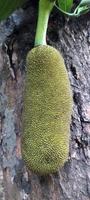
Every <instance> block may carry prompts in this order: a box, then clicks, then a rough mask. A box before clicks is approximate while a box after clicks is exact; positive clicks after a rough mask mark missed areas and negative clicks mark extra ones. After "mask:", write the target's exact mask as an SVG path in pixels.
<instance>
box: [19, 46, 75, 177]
mask: <svg viewBox="0 0 90 200" xmlns="http://www.w3.org/2000/svg"><path fill="white" fill-rule="evenodd" d="M26 60H27V74H26V84H25V94H24V108H23V134H22V140H21V150H22V157H23V159H24V161H25V163H26V166H27V167H28V168H29V169H31V170H32V171H34V172H35V173H39V174H44V175H45V174H49V173H53V172H56V171H57V170H58V169H59V167H62V166H63V165H64V162H65V161H66V160H67V159H68V152H69V135H70V134H69V133H70V121H71V112H72V92H71V88H70V82H69V78H68V74H67V70H66V68H65V65H64V60H63V58H62V56H61V55H60V53H59V52H58V51H57V50H56V49H55V48H53V47H50V46H49V45H41V46H37V47H35V48H33V49H32V50H31V51H30V52H29V53H28V55H27V59H26Z"/></svg>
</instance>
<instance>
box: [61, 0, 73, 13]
mask: <svg viewBox="0 0 90 200" xmlns="http://www.w3.org/2000/svg"><path fill="white" fill-rule="evenodd" d="M58 5H59V8H61V9H62V10H63V11H66V12H69V11H70V10H71V8H72V5H73V0H58Z"/></svg>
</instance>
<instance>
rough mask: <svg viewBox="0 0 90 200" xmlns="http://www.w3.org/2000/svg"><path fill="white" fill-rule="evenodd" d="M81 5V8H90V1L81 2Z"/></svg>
mask: <svg viewBox="0 0 90 200" xmlns="http://www.w3.org/2000/svg"><path fill="white" fill-rule="evenodd" d="M79 5H80V6H86V5H88V6H90V0H81V2H80V4H79Z"/></svg>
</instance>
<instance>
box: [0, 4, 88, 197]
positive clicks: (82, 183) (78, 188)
mask: <svg viewBox="0 0 90 200" xmlns="http://www.w3.org/2000/svg"><path fill="white" fill-rule="evenodd" d="M36 19H37V8H36V7H35V6H34V3H33V4H32V3H31V2H29V3H28V4H27V6H26V8H25V9H23V10H22V9H20V10H19V11H16V12H15V13H14V14H13V15H12V16H11V17H10V18H8V19H7V20H6V21H4V22H2V23H1V24H0V200H90V149H89V140H90V13H89V14H88V15H84V16H83V17H80V18H76V19H75V18H72V19H69V18H67V17H64V16H62V15H61V14H60V13H59V12H58V11H56V9H54V10H53V12H52V14H51V17H50V21H49V28H48V34H47V41H48V44H50V45H52V46H53V47H55V48H57V49H58V50H59V51H60V52H61V53H62V55H63V57H64V59H65V63H66V68H67V70H68V74H69V78H70V82H71V86H72V90H73V101H74V105H73V113H72V123H71V139H70V154H69V159H68V162H66V163H65V165H64V167H63V168H62V169H60V170H59V171H58V172H57V173H55V174H50V175H48V176H38V175H36V174H34V173H32V172H31V171H28V170H27V169H26V167H25V164H24V163H23V161H22V157H21V149H20V140H21V135H22V131H21V130H22V120H21V116H22V108H23V91H24V82H25V69H26V66H25V58H26V54H27V52H28V50H30V49H31V48H32V47H33V44H34V37H35V28H36Z"/></svg>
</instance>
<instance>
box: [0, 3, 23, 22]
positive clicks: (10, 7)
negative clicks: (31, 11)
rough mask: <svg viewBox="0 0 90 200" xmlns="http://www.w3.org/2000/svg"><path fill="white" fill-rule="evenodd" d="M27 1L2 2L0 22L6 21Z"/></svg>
mask: <svg viewBox="0 0 90 200" xmlns="http://www.w3.org/2000/svg"><path fill="white" fill-rule="evenodd" d="M25 1H26V0H0V20H3V19H6V18H7V17H8V16H9V15H10V14H11V13H12V12H13V11H14V10H16V9H17V8H19V7H21V6H22V4H23V3H24V2H25Z"/></svg>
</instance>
